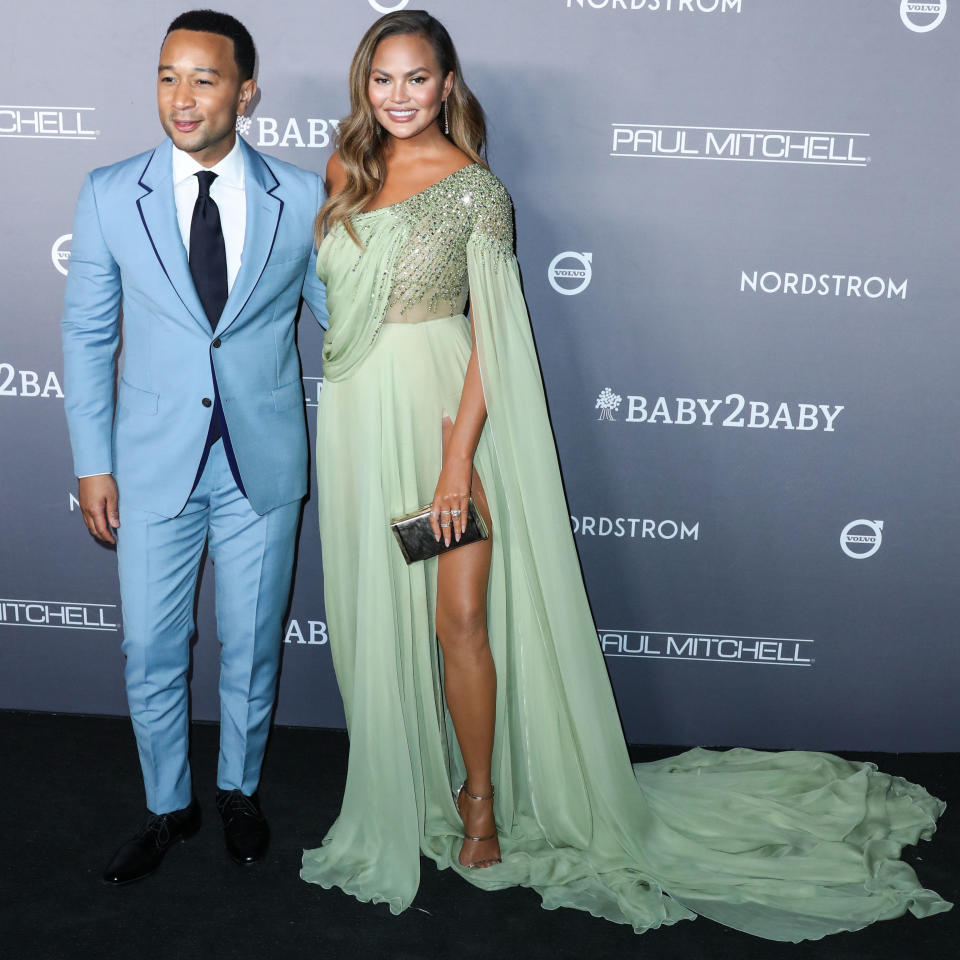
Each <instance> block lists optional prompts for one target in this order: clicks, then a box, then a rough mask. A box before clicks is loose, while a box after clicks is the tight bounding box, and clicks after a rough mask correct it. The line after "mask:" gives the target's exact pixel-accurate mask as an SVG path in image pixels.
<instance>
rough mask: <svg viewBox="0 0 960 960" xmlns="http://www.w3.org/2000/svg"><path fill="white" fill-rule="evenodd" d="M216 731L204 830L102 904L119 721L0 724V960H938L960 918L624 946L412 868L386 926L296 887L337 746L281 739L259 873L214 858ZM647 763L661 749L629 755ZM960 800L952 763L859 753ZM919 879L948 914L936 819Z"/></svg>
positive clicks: (132, 790)
mask: <svg viewBox="0 0 960 960" xmlns="http://www.w3.org/2000/svg"><path fill="white" fill-rule="evenodd" d="M217 737H218V728H217V727H216V726H214V725H210V724H195V725H194V729H193V771H194V779H195V785H196V790H197V795H198V797H199V799H200V803H201V805H202V807H203V813H204V817H205V820H204V825H203V827H202V829H201V830H200V832H199V833H198V834H197V835H196V836H195V837H194V838H193V839H191V840H190V841H189V842H188V843H185V844H180V845H178V846H176V847H175V848H174V849H172V850H171V851H170V852H169V853H168V854H167V857H166V859H165V860H164V863H163V865H162V867H161V869H160V870H159V871H158V872H157V873H156V874H155V875H154V876H152V877H150V878H148V879H147V880H144V881H142V882H140V883H136V884H132V885H130V886H128V887H122V888H110V887H107V886H104V885H103V884H102V883H101V882H100V879H99V877H100V872H101V870H102V869H103V867H104V866H105V864H106V861H107V860H108V859H109V857H110V855H111V854H112V853H113V851H114V849H115V848H116V847H117V846H118V845H119V844H120V843H121V842H122V841H123V840H125V839H127V838H128V837H129V836H130V835H131V834H133V833H134V832H135V831H136V830H137V828H138V827H139V826H140V824H141V822H142V818H143V816H144V807H143V791H142V786H141V784H140V774H139V768H138V767H137V762H136V749H135V746H134V741H133V735H132V732H131V730H130V724H129V721H128V720H125V719H114V718H102V717H73V716H63V715H51V714H34V713H22V712H0V772H2V788H0V789H2V792H0V851H2V852H0V957H2V958H4V960H61V958H63V960H74V958H87V957H97V958H106V960H112V958H121V957H122V958H131V960H152V958H163V960H187V958H194V957H203V958H221V957H223V958H231V960H246V958H257V960H271V958H287V957H290V958H298V960H317V958H332V960H339V958H347V960H366V958H381V957H383V958H390V960H394V958H395V960H421V958H431V960H432V958H444V960H446V958H450V960H474V958H476V960H480V958H484V960H500V958H511V960H512V958H516V957H521V958H523V960H539V958H567V957H569V958H581V957H584V958H588V960H606V958H617V960H620V958H626V957H643V958H644V960H661V958H677V960H680V958H682V960H701V958H703V960H754V958H756V960H768V958H769V960H779V958H790V960H807V958H813V957H816V958H830V960H847V958H850V960H853V958H856V960H861V958H870V960H914V958H936V960H940V958H943V960H948V958H950V960H952V958H954V957H956V956H958V955H960V908H958V909H956V910H954V911H951V912H950V913H947V914H944V915H941V916H938V917H932V918H930V919H927V920H922V921H920V920H916V919H914V918H913V917H910V916H909V915H908V916H905V917H902V918H900V919H897V920H891V921H885V922H882V923H878V924H875V925H874V926H873V927H871V928H869V929H867V930H863V931H860V932H858V933H850V934H840V935H837V936H834V937H830V938H827V939H825V940H822V941H819V942H817V943H804V944H799V945H793V944H777V943H770V942H768V941H762V940H756V939H754V938H752V937H748V936H745V935H744V934H741V933H738V932H736V931H733V930H728V929H726V928H725V927H721V926H719V925H717V924H715V923H711V922H710V921H708V920H704V919H699V920H696V921H693V922H684V923H679V924H676V925H674V926H672V927H662V928H660V929H659V930H652V931H649V932H648V933H645V934H643V935H642V936H637V935H636V934H634V933H633V932H632V931H631V930H630V929H629V928H627V927H623V926H618V925H616V924H612V923H608V922H606V921H604V920H598V919H595V918H594V917H591V916H589V915H587V914H583V913H580V912H579V911H574V910H556V911H545V910H543V909H542V908H541V907H540V901H539V898H538V897H537V895H536V894H535V893H534V892H533V891H530V890H520V889H514V890H508V891H503V892H500V893H493V894H491V893H483V892H481V891H479V890H477V889H476V888H474V887H472V886H471V885H469V884H467V883H466V882H464V881H463V880H461V879H460V878H459V877H457V876H456V875H454V874H452V873H451V872H450V871H443V872H440V871H438V870H437V869H436V868H435V867H434V866H433V864H432V863H431V862H430V861H427V860H423V861H422V879H421V885H420V892H419V894H418V896H417V899H416V900H415V902H414V905H413V906H412V907H411V908H410V909H409V910H407V911H406V912H405V913H404V914H403V915H401V916H399V917H394V916H392V915H391V914H390V913H389V911H388V909H387V908H386V907H385V906H383V905H376V906H374V905H372V904H363V903H358V902H357V901H355V900H354V899H352V898H351V897H348V896H346V895H344V894H342V893H340V892H339V891H337V890H332V891H327V890H323V889H321V888H319V887H315V886H311V885H309V884H306V883H303V882H302V881H301V880H300V878H299V877H298V874H297V871H298V866H299V859H300V851H301V849H302V848H303V847H312V846H316V845H318V844H319V842H320V840H321V839H322V837H323V835H324V833H325V831H326V829H327V827H328V826H329V825H330V823H331V822H332V821H333V819H334V817H335V816H336V813H337V810H338V808H339V804H340V797H341V792H342V789H343V782H344V776H345V772H346V757H347V741H346V737H345V736H344V734H342V733H339V732H330V731H321V730H306V729H299V728H290V727H281V728H278V729H277V730H276V731H275V732H274V735H273V739H272V742H271V745H270V750H269V753H268V761H267V768H266V770H265V772H264V781H263V787H262V789H261V799H262V801H263V805H264V810H265V812H266V813H267V815H268V817H269V819H270V823H271V828H272V832H273V841H272V844H271V847H270V852H269V854H268V857H267V859H266V860H265V861H263V862H261V863H258V864H255V865H253V866H251V867H246V868H242V867H238V866H237V865H235V864H234V863H232V862H231V861H230V860H229V859H228V858H227V856H226V853H225V851H224V849H223V840H222V831H221V828H220V823H219V818H218V817H217V814H216V810H215V808H214V802H213V799H214V791H215V783H214V777H215V773H216V762H217ZM632 752H633V754H634V759H635V760H654V759H657V758H658V757H661V756H665V755H668V754H670V753H675V752H677V750H676V748H661V747H657V748H636V749H634V750H633V751H632ZM858 758H859V759H869V760H873V761H874V762H876V763H877V764H878V765H879V766H880V767H881V769H884V770H886V771H887V772H889V773H894V774H898V775H900V776H903V777H906V778H908V779H910V780H914V781H916V782H919V783H922V784H924V785H925V786H926V787H927V788H928V789H929V790H930V791H931V792H932V793H935V794H936V795H938V796H940V797H942V798H943V799H945V800H946V801H947V802H948V804H949V803H951V801H960V765H958V759H957V757H956V756H955V755H944V754H871V755H864V754H859V755H858ZM905 855H906V857H907V858H908V859H909V860H910V861H911V862H912V863H914V865H915V867H916V869H917V871H918V872H919V874H920V878H921V880H922V881H923V882H924V884H925V885H926V886H928V887H931V888H933V889H935V890H937V891H938V892H939V893H940V894H941V895H942V896H944V897H946V898H947V899H948V900H953V901H957V900H958V898H960V882H958V880H960V871H958V867H957V865H958V863H960V818H958V816H957V810H956V808H953V809H950V810H948V812H947V813H946V814H945V816H944V818H943V820H942V821H941V825H940V830H939V831H938V832H937V834H936V836H935V837H934V840H933V842H932V843H924V844H922V845H921V847H920V848H919V849H910V850H908V851H906V852H905Z"/></svg>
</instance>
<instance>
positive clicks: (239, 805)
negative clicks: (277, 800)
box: [217, 790, 262, 819]
mask: <svg viewBox="0 0 960 960" xmlns="http://www.w3.org/2000/svg"><path fill="white" fill-rule="evenodd" d="M217 809H218V810H219V811H220V814H221V816H223V815H224V814H227V813H229V814H240V815H242V816H248V817H255V818H256V819H260V817H261V816H262V814H261V813H260V808H259V807H258V806H257V804H256V803H255V802H254V800H253V798H252V797H246V796H244V795H243V794H242V793H241V792H240V791H239V790H231V791H229V793H226V794H223V795H222V796H221V797H220V798H219V799H218V800H217Z"/></svg>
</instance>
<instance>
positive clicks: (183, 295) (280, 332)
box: [62, 140, 328, 517]
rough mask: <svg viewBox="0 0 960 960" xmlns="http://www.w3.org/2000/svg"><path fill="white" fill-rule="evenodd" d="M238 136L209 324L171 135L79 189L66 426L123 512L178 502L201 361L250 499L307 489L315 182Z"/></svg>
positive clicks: (170, 507) (196, 424)
mask: <svg viewBox="0 0 960 960" xmlns="http://www.w3.org/2000/svg"><path fill="white" fill-rule="evenodd" d="M240 142H241V146H242V150H243V162H244V169H245V189H246V207H247V219H246V234H245V236H244V242H243V258H242V264H241V267H240V272H239V274H238V275H237V278H236V281H235V282H234V285H233V289H232V290H231V291H230V296H229V298H228V300H227V303H226V306H225V307H224V310H223V314H222V315H221V317H220V321H219V323H218V324H217V327H216V330H215V331H211V329H210V324H209V322H208V321H207V317H206V314H205V313H204V310H203V307H202V306H201V304H200V300H199V298H198V297H197V293H196V290H195V289H194V285H193V279H192V277H191V275H190V266H189V263H188V262H187V253H186V250H185V248H184V245H183V240H182V238H181V236H180V229H179V226H178V224H177V212H176V204H175V202H174V195H173V180H172V167H171V151H172V144H171V141H170V140H165V141H164V142H163V143H162V144H161V145H160V146H159V147H157V148H156V149H155V150H151V151H149V152H147V153H144V154H140V155H139V156H136V157H132V158H130V159H129V160H123V161H121V162H120V163H116V164H113V165H112V166H109V167H102V168H100V169H99V170H94V171H93V172H92V173H90V174H89V175H88V176H87V178H86V180H85V182H84V184H83V188H82V190H81V192H80V199H79V201H78V203H77V214H76V219H75V222H74V227H73V242H72V252H71V256H70V272H69V275H68V277H67V288H66V303H65V308H64V314H63V324H62V329H63V353H64V377H65V391H66V411H67V423H68V426H69V430H70V441H71V444H72V447H73V456H74V469H75V471H76V474H77V476H85V475H88V474H95V473H112V474H113V475H114V477H115V478H116V481H117V486H118V488H119V491H120V504H121V511H122V508H123V504H124V503H129V504H130V505H132V506H134V507H137V508H139V509H143V510H149V511H152V512H154V513H158V514H161V515H163V516H166V517H172V516H176V515H177V514H178V513H179V512H180V511H181V510H182V509H183V507H184V505H185V503H186V501H187V498H188V497H189V495H190V492H191V489H192V487H193V483H194V479H195V477H196V473H197V468H198V466H199V463H200V458H201V455H202V453H203V449H204V442H205V440H206V436H207V430H208V428H209V425H210V415H211V410H210V407H209V405H204V398H206V399H207V400H212V399H213V397H214V387H213V372H212V371H213V370H214V369H215V370H216V378H217V385H218V387H219V392H220V399H221V402H222V404H223V413H224V417H225V419H226V422H227V427H228V429H229V433H230V440H231V442H232V445H233V451H234V454H235V455H236V459H237V465H238V467H239V471H240V476H241V478H242V480H243V485H244V489H245V490H246V493H247V497H248V499H249V501H250V505H251V506H252V507H253V509H254V510H255V511H256V512H257V513H260V514H263V513H266V512H267V511H268V510H271V509H273V508H274V507H277V506H280V505H281V504H284V503H289V502H291V501H293V500H297V499H300V498H301V497H303V496H304V495H305V493H306V491H307V431H306V422H305V418H304V400H303V385H302V382H301V379H300V361H299V357H298V355H297V348H296V343H295V341H294V318H295V316H296V312H297V307H298V304H299V301H300V295H301V292H302V293H303V296H304V299H305V300H306V301H307V303H308V305H309V306H310V309H311V310H312V311H313V313H314V314H315V315H316V316H317V319H318V320H320V322H321V323H322V324H323V325H324V326H325V325H326V322H327V319H328V315H327V312H326V305H325V304H326V296H325V290H324V287H323V284H322V283H320V281H319V280H318V279H317V276H316V270H315V264H316V253H315V251H314V248H313V221H314V217H315V216H316V213H317V210H318V208H319V206H320V204H321V202H322V200H323V193H322V190H323V188H322V184H321V181H320V178H319V177H318V176H317V175H316V174H314V173H308V172H307V171H305V170H301V169H299V168H298V167H295V166H293V165H292V164H289V163H284V162H283V161H282V160H275V159H273V158H272V157H266V156H263V155H262V154H259V153H257V151H255V150H253V149H252V148H251V147H249V146H248V145H247V144H246V143H245V142H244V141H242V140H241V141H240ZM121 307H122V311H123V337H122V340H123V371H122V377H121V379H120V382H119V387H118V389H117V391H116V398H115V397H114V383H115V358H116V354H117V348H118V346H119V344H120V339H121V328H120V316H119V311H120V308H121Z"/></svg>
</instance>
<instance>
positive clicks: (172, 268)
mask: <svg viewBox="0 0 960 960" xmlns="http://www.w3.org/2000/svg"><path fill="white" fill-rule="evenodd" d="M171 154H172V145H171V142H170V141H169V140H165V141H164V142H163V143H162V144H160V146H159V147H157V149H156V150H154V151H153V153H152V154H151V155H150V159H149V160H148V161H147V165H146V167H144V169H143V173H141V174H140V181H139V182H140V186H141V187H143V189H144V190H145V191H146V193H144V194H143V196H141V197H140V198H139V199H138V200H137V209H138V210H139V212H140V219H141V221H142V222H143V229H144V230H146V232H147V236H148V237H149V239H150V244H151V246H152V247H153V252H154V253H155V254H156V256H157V260H158V261H159V262H160V266H161V268H162V269H163V272H164V273H165V274H166V277H167V280H169V281H170V285H171V286H172V287H173V290H174V292H175V293H176V295H177V296H178V297H179V298H180V301H181V302H182V303H183V305H184V306H185V307H186V308H187V310H188V311H189V312H190V314H191V315H192V316H193V318H194V319H195V320H196V321H197V323H199V324H200V325H201V326H202V327H203V328H204V329H205V330H209V329H210V324H209V322H208V321H207V315H206V313H205V312H204V310H203V305H202V304H201V303H200V298H199V297H198V296H197V291H196V288H195V287H194V285H193V277H192V276H191V274H190V264H189V263H188V262H187V251H186V249H185V248H184V246H183V238H182V237H181V236H180V225H179V224H178V223H177V204H176V201H175V200H174V197H173V169H172V165H171V163H172V161H171ZM248 229H249V221H248Z"/></svg>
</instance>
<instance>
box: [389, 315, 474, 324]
mask: <svg viewBox="0 0 960 960" xmlns="http://www.w3.org/2000/svg"><path fill="white" fill-rule="evenodd" d="M444 320H461V321H463V322H464V323H466V322H468V321H467V317H466V315H465V314H463V313H454V314H449V315H447V316H444V317H429V316H427V317H418V316H410V315H407V316H406V317H402V318H401V317H391V316H390V314H389V313H388V314H387V316H385V317H384V318H383V325H384V326H388V325H389V326H391V327H422V326H423V325H424V324H425V323H441V322H442V321H444Z"/></svg>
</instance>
